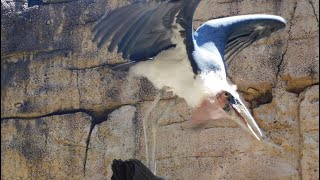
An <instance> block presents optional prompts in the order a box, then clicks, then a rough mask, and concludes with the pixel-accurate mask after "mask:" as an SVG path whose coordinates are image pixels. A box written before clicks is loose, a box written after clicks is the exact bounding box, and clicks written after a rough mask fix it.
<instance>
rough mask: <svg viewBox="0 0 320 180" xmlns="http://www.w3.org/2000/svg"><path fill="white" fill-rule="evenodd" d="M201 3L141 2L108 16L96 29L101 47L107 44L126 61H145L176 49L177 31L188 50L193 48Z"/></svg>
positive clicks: (188, 0)
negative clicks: (165, 51) (169, 49)
mask: <svg viewBox="0 0 320 180" xmlns="http://www.w3.org/2000/svg"><path fill="white" fill-rule="evenodd" d="M199 2H200V0H161V1H160V0H158V1H156V0H154V1H139V2H134V3H132V4H130V5H127V6H123V7H121V8H118V9H116V10H114V11H112V12H110V13H108V14H106V15H105V16H104V17H102V19H101V20H100V21H98V22H97V23H96V24H95V26H94V28H93V34H94V38H93V41H94V42H97V43H98V47H99V48H101V47H102V46H103V45H105V44H106V43H108V50H109V51H110V52H112V51H114V50H115V49H117V52H118V53H122V57H123V58H124V59H129V60H131V61H136V62H138V61H143V60H147V59H150V58H153V57H155V56H156V55H157V54H158V53H160V52H161V51H163V50H166V49H168V48H172V47H175V46H176V42H175V41H173V37H174V36H176V34H175V33H174V32H175V31H174V30H175V29H178V30H179V38H182V39H183V40H184V43H185V45H186V48H187V51H190V49H192V48H193V43H192V33H193V29H192V18H193V14H194V12H195V9H196V7H197V6H198V4H199Z"/></svg>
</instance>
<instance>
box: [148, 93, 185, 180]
mask: <svg viewBox="0 0 320 180" xmlns="http://www.w3.org/2000/svg"><path fill="white" fill-rule="evenodd" d="M178 101H179V100H178V98H176V99H175V100H174V101H173V102H171V103H170V104H169V105H168V106H167V108H166V109H165V110H164V111H163V112H162V113H161V114H160V115H159V116H158V117H157V118H156V120H155V121H154V124H153V126H152V135H153V148H152V164H151V165H152V166H153V167H152V168H153V170H151V169H150V170H151V171H152V172H153V174H154V175H156V173H157V163H156V154H157V129H158V121H159V120H160V119H162V118H165V117H166V116H167V115H168V114H169V112H170V111H171V109H172V108H174V107H175V106H176V105H177V104H178Z"/></svg>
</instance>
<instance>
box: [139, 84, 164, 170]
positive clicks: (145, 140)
mask: <svg viewBox="0 0 320 180" xmlns="http://www.w3.org/2000/svg"><path fill="white" fill-rule="evenodd" d="M164 92H165V89H161V90H160V93H159V94H158V95H157V96H156V98H155V99H154V101H153V102H152V104H151V106H150V107H149V109H148V110H147V112H146V114H145V115H144V117H143V119H142V127H143V135H144V144H145V151H146V160H147V166H148V168H149V169H150V168H151V164H150V155H149V143H148V136H147V126H146V124H147V120H148V118H149V116H150V114H151V112H152V110H153V109H154V108H155V107H156V105H157V104H158V102H159V101H160V99H161V96H162V95H163V93H164Z"/></svg>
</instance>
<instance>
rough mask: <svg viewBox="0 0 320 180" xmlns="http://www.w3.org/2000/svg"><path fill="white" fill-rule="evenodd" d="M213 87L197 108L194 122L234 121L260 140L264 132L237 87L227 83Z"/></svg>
mask: <svg viewBox="0 0 320 180" xmlns="http://www.w3.org/2000/svg"><path fill="white" fill-rule="evenodd" d="M213 87H214V88H211V89H209V92H210V91H211V93H206V95H204V96H203V98H202V100H201V103H200V105H198V106H197V107H196V109H195V111H194V112H193V114H192V117H191V120H192V122H193V123H195V124H201V123H204V122H208V120H211V119H232V120H235V121H236V122H237V123H238V124H239V125H240V126H241V127H243V128H244V129H245V130H246V131H248V132H249V133H252V134H253V135H254V136H255V137H256V138H257V139H258V140H260V139H261V137H262V136H263V135H262V132H261V130H260V128H259V127H258V125H257V123H256V122H255V120H254V118H253V117H252V115H251V113H250V112H249V110H248V109H247V108H246V106H245V105H244V103H243V102H242V100H241V99H240V96H239V94H238V92H237V91H236V87H235V86H234V85H230V84H228V83H226V81H221V83H220V84H216V85H214V86H213ZM207 92H208V91H207Z"/></svg>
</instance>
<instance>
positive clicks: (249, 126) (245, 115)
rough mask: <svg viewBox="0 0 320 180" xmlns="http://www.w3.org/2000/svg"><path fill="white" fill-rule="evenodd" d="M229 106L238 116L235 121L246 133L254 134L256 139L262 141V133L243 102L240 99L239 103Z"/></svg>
mask: <svg viewBox="0 0 320 180" xmlns="http://www.w3.org/2000/svg"><path fill="white" fill-rule="evenodd" d="M229 105H230V106H231V107H232V109H233V110H234V111H235V113H236V115H237V116H236V117H234V120H235V121H236V122H237V123H238V124H239V125H240V126H241V127H243V128H244V129H245V130H246V131H248V132H249V133H252V134H253V135H254V137H255V138H257V139H258V140H260V139H261V138H262V137H263V135H262V132H261V130H260V128H259V126H258V125H257V123H256V121H255V120H254V118H253V117H252V116H251V114H250V112H249V111H248V109H247V108H246V106H245V105H244V104H243V103H242V102H241V100H240V99H238V103H236V104H232V103H229Z"/></svg>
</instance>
